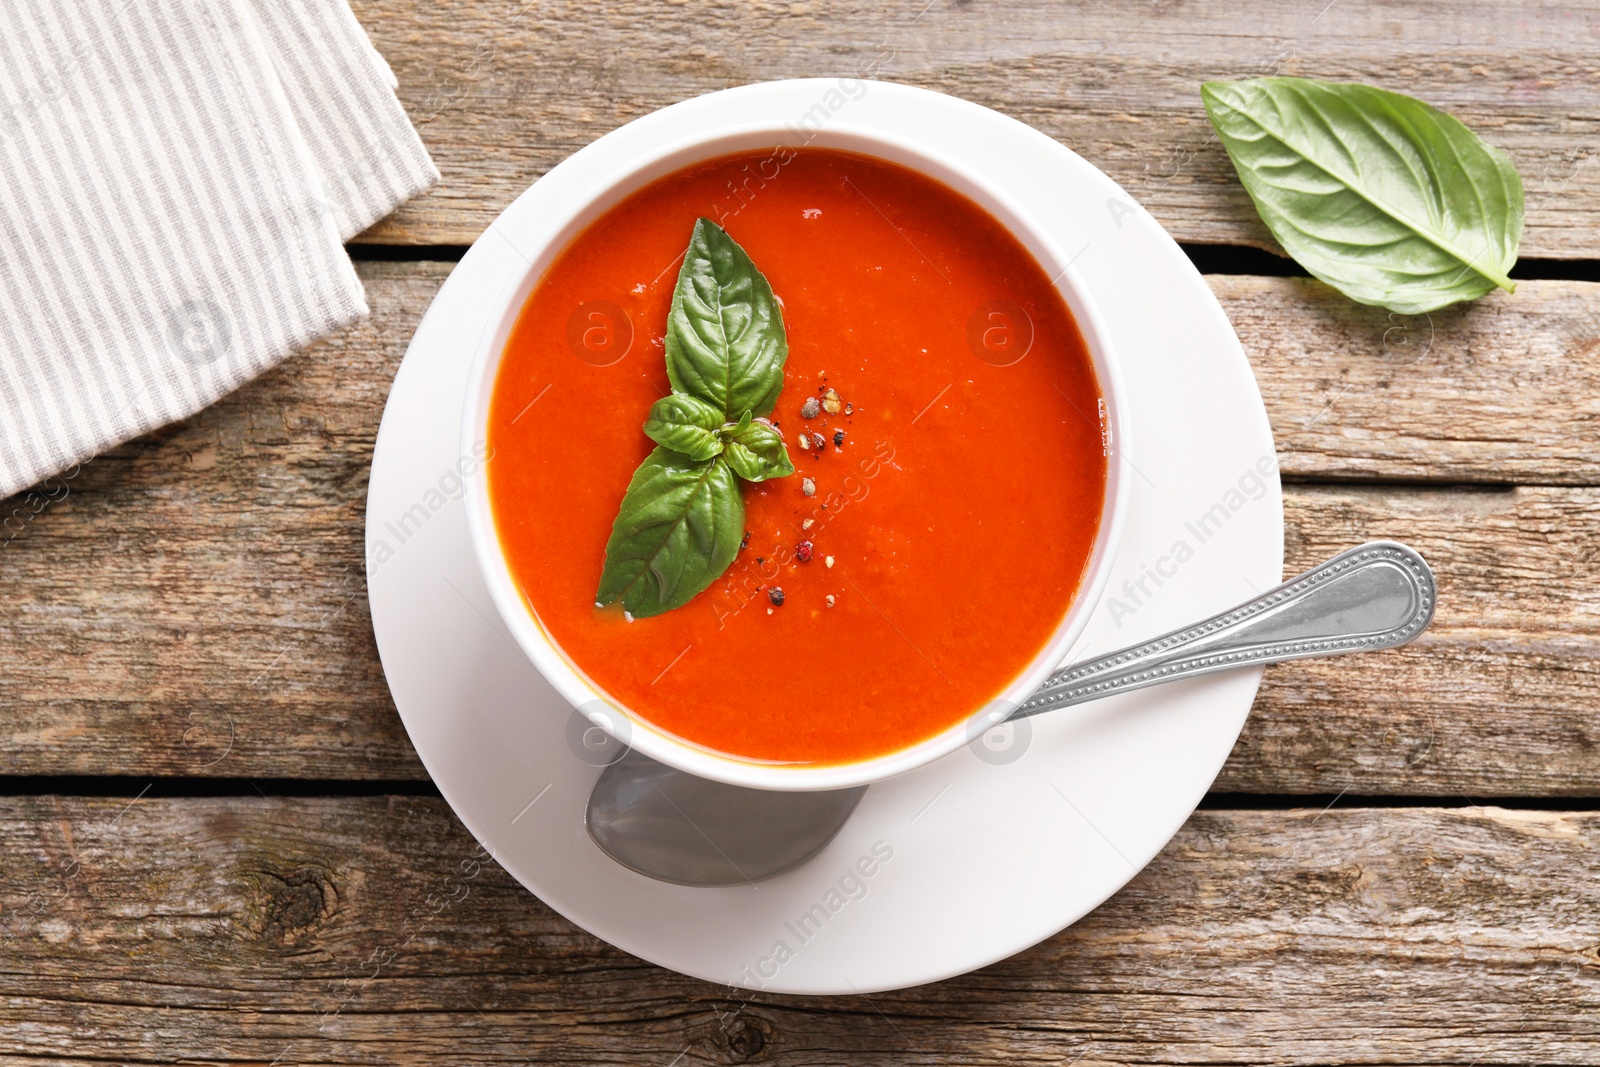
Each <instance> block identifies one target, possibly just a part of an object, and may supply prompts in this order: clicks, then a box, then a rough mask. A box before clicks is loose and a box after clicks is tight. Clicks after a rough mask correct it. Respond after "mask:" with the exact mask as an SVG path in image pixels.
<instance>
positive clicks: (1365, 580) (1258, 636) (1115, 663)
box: [1009, 541, 1438, 719]
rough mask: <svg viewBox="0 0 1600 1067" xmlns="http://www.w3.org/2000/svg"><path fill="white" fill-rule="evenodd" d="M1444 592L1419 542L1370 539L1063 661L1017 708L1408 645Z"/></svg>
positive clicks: (1021, 712) (1024, 712) (1017, 714)
mask: <svg viewBox="0 0 1600 1067" xmlns="http://www.w3.org/2000/svg"><path fill="white" fill-rule="evenodd" d="M1437 601H1438V589H1437V587H1436V585H1435V584H1434V580H1433V571H1431V570H1430V569H1429V568H1428V564H1427V563H1426V562H1425V561H1424V560H1423V558H1422V557H1421V556H1420V555H1418V554H1417V552H1416V550H1415V549H1412V548H1409V547H1407V546H1406V545H1402V544H1400V543H1399V542H1397V541H1369V542H1368V543H1366V544H1364V545H1362V546H1361V547H1360V548H1352V549H1350V550H1349V551H1348V552H1341V553H1339V555H1337V556H1334V557H1333V558H1332V559H1330V560H1328V561H1327V562H1326V563H1323V564H1321V565H1320V566H1317V567H1313V568H1312V569H1311V570H1309V571H1306V572H1305V573H1304V574H1302V575H1300V576H1299V577H1298V578H1293V579H1291V580H1289V581H1287V582H1285V583H1283V584H1282V585H1280V586H1278V587H1277V588H1276V589H1273V590H1271V591H1269V592H1266V593H1263V594H1262V595H1261V596H1258V597H1256V598H1255V599H1254V600H1249V601H1246V602H1245V603H1243V604H1240V605H1239V606H1238V607H1236V608H1233V609H1231V610H1229V611H1225V612H1223V613H1222V614H1220V615H1213V616H1212V617H1211V618H1209V619H1206V620H1205V621H1204V622H1200V623H1196V624H1194V625H1193V626H1185V627H1184V628H1183V629H1181V630H1174V631H1172V632H1171V633H1169V634H1163V635H1162V636H1160V637H1158V638H1156V639H1155V640H1153V641H1146V642H1145V643H1144V644H1141V645H1134V646H1132V647H1130V648H1125V649H1122V650H1121V651H1118V652H1113V653H1111V654H1110V655H1109V656H1103V657H1101V658H1100V659H1097V660H1091V661H1089V662H1087V663H1074V664H1072V665H1070V666H1067V667H1063V668H1061V669H1060V670H1058V671H1056V672H1055V673H1054V674H1052V675H1051V676H1050V677H1049V678H1047V679H1046V680H1045V683H1044V685H1042V686H1040V687H1039V689H1038V690H1037V691H1036V692H1035V693H1034V695H1033V696H1031V697H1029V698H1028V699H1027V700H1026V701H1024V702H1023V703H1022V705H1021V706H1020V707H1018V708H1017V710H1016V711H1014V712H1012V713H1011V715H1010V716H1009V718H1012V719H1018V718H1024V717H1026V716H1029V715H1038V714H1039V713H1040V712H1044V711H1051V710H1053V709H1055V708H1063V707H1068V706H1070V705H1073V704H1082V703H1084V702H1085V701H1089V700H1096V699H1098V698H1100V697H1106V696H1111V695H1112V694H1114V693H1120V692H1125V691H1127V690H1132V689H1143V688H1144V687H1145V686H1148V685H1160V684H1162V683H1165V682H1172V681H1176V680H1178V679H1179V678H1188V677H1191V676H1193V675H1198V674H1211V673H1213V672H1215V671H1226V670H1231V669H1233V668H1234V667H1246V666H1252V665H1255V664H1264V663H1282V662H1283V661H1284V660H1291V659H1307V658H1310V657H1312V656H1336V655H1339V654H1341V653H1345V652H1370V651H1372V650H1374V649H1379V648H1392V647H1393V646H1395V645H1403V644H1405V643H1406V642H1407V641H1410V640H1411V639H1412V638H1413V637H1416V636H1417V635H1418V634H1420V633H1421V632H1422V631H1423V630H1424V629H1425V628H1426V627H1427V625H1428V623H1429V621H1430V620H1431V619H1432V618H1433V609H1434V605H1435V603H1436V602H1437Z"/></svg>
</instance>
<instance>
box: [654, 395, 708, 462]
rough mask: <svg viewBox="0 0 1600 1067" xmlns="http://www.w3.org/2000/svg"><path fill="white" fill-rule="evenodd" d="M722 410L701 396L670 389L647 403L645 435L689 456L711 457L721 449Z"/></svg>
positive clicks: (698, 457)
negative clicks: (648, 414) (658, 398)
mask: <svg viewBox="0 0 1600 1067" xmlns="http://www.w3.org/2000/svg"><path fill="white" fill-rule="evenodd" d="M721 428H722V411H721V410H720V409H718V408H714V407H712V406H711V405H710V404H708V403H706V402H705V401H704V400H700V399H697V398H696V397H692V396H685V395H684V394H683V393H671V394H669V395H667V396H664V397H662V398H661V399H660V400H657V401H656V402H655V403H654V404H652V405H650V416H649V418H648V419H647V420H646V421H645V424H644V432H645V435H646V436H648V437H649V438H650V440H652V441H654V442H655V443H656V444H658V445H661V446H662V447H664V448H670V449H672V450H673V451H675V452H682V453H683V454H684V455H686V456H688V457H689V458H690V459H710V458H711V457H712V456H715V455H717V454H718V453H720V452H721V451H722V436H721V435H720V434H719V433H718V432H717V431H718V430H720V429H721Z"/></svg>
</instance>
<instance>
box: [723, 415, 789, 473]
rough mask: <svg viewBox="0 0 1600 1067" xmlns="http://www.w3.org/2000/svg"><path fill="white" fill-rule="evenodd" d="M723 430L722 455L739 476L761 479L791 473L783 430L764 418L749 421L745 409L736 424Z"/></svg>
mask: <svg viewBox="0 0 1600 1067" xmlns="http://www.w3.org/2000/svg"><path fill="white" fill-rule="evenodd" d="M725 433H726V435H727V441H728V443H727V447H726V449H725V450H724V451H723V453H722V456H723V458H724V459H726V460H727V461H728V466H730V467H732V468H733V473H735V474H737V475H738V476H739V477H741V478H743V479H745V480H746V481H750V482H764V481H766V480H767V479H768V478H783V477H787V476H788V475H791V474H793V473H794V464H792V463H790V462H789V449H788V448H787V447H786V446H785V445H784V443H783V434H781V433H779V432H778V428H777V427H776V426H773V425H772V423H770V422H768V421H767V420H766V419H761V420H760V421H752V420H751V418H750V413H749V412H748V411H747V412H745V414H744V418H742V419H740V420H739V424H738V425H737V426H734V427H731V428H730V429H728V430H727V431H725Z"/></svg>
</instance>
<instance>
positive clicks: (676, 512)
mask: <svg viewBox="0 0 1600 1067" xmlns="http://www.w3.org/2000/svg"><path fill="white" fill-rule="evenodd" d="M743 536H744V498H743V497H742V496H740V494H739V482H738V479H736V478H735V477H734V476H733V472H732V471H731V470H729V469H728V465H727V464H726V463H725V462H723V460H722V458H721V457H720V456H719V457H717V458H716V459H711V460H700V461H695V460H691V459H689V458H688V457H687V456H684V455H682V454H681V453H678V452H674V451H671V450H670V449H666V448H656V449H655V450H654V451H653V452H651V453H650V455H649V456H647V457H646V458H645V461H644V462H643V463H641V464H639V469H638V470H636V471H634V472H633V480H632V481H630V482H629V483H628V492H627V493H626V494H625V495H624V496H623V498H622V508H621V510H620V511H619V512H618V513H617V520H616V522H615V523H614V524H613V525H612V527H611V539H610V540H609V541H607V542H606V562H605V569H604V570H603V571H602V572H601V575H600V590H599V592H598V593H596V595H595V600H596V601H597V602H598V603H600V604H602V605H604V604H614V603H616V602H617V601H618V600H620V601H622V606H623V607H624V608H626V609H627V610H628V612H629V614H631V615H633V616H634V617H635V618H641V619H642V618H646V617H648V616H650V615H660V614H661V613H662V612H664V611H671V610H672V609H673V608H677V607H682V606H683V605H684V604H687V603H688V602H689V601H690V600H693V599H694V597H695V595H696V594H698V593H700V592H701V591H702V590H704V589H705V588H706V587H707V586H709V585H710V584H711V583H712V582H714V581H716V580H717V579H718V578H719V577H721V576H722V572H723V571H725V570H727V569H728V565H729V564H730V563H732V562H733V557H734V556H735V555H737V554H738V552H739V541H740V539H741V538H742V537H743Z"/></svg>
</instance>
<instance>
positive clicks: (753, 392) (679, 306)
mask: <svg viewBox="0 0 1600 1067" xmlns="http://www.w3.org/2000/svg"><path fill="white" fill-rule="evenodd" d="M666 348H667V377H668V378H669V379H670V380H671V382H672V388H673V389H675V390H677V391H678V392H680V393H688V394H690V395H691V396H695V397H698V398H700V399H701V400H704V401H706V402H708V403H710V404H714V405H715V406H716V407H718V408H719V409H721V411H722V414H723V417H724V418H726V419H728V420H730V421H731V420H733V419H735V418H737V417H738V415H739V413H740V412H742V411H750V412H753V413H754V414H756V415H767V414H770V413H771V411H772V408H773V405H775V404H776V403H777V402H778V393H779V391H781V390H782V389H783V364H784V361H785V360H786V359H787V358H788V357H789V341H788V338H787V336H786V335H785V333H784V329H783V313H782V312H781V311H780V310H779V308H778V299H777V297H775V296H773V295H772V286H770V285H768V284H767V279H766V278H765V277H764V276H763V275H762V273H761V272H760V271H759V270H757V269H756V265H755V264H754V263H752V262H751V261H750V257H749V256H748V255H746V254H745V251H744V249H742V248H740V247H739V246H738V244H736V243H735V242H734V240H733V238H731V237H729V236H728V234H727V232H726V231H724V230H723V229H722V227H721V226H718V225H717V224H716V223H714V222H712V221H711V220H710V219H700V220H699V221H698V222H696V223H695V224H694V236H693V237H691V238H690V240H689V249H688V251H687V252H685V253H684V257H683V266H682V267H681V268H680V269H679V271H678V285H677V288H676V289H675V290H674V291H673V294H672V311H671V313H670V314H669V315H668V316H667V338H666Z"/></svg>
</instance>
